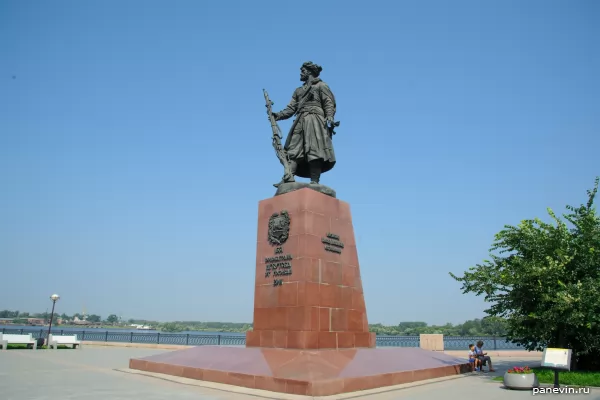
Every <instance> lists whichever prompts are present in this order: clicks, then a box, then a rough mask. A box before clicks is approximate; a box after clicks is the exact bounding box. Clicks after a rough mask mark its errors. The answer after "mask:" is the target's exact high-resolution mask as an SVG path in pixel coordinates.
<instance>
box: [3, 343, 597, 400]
mask: <svg viewBox="0 0 600 400" xmlns="http://www.w3.org/2000/svg"><path fill="white" fill-rule="evenodd" d="M166 351H168V350H153V349H136V348H105V347H91V346H88V347H85V348H84V349H83V350H81V351H79V350H57V351H47V350H36V351H32V350H9V351H1V352H0V398H1V399H2V400H58V399H61V400H62V399H65V400H69V399H82V400H137V399H148V400H159V399H160V400H163V399H169V400H187V399H195V400H232V399H239V400H250V399H253V400H257V399H260V397H257V396H256V395H248V394H240V393H232V392H227V391H223V390H217V389H214V388H209V387H200V386H196V385H189V384H182V383H179V382H173V381H172V380H167V379H157V378H154V377H148V376H143V375H138V374H128V373H124V372H121V371H117V369H125V368H127V366H128V362H129V359H130V358H132V357H134V358H135V357H145V356H150V355H153V354H159V353H163V352H166ZM494 361H495V363H494V367H495V369H496V370H497V372H496V373H491V374H490V373H475V374H469V375H467V376H462V377H459V378H456V379H449V380H442V381H438V382H435V383H427V384H424V383H423V382H420V383H416V384H413V385H410V384H409V385H406V387H404V388H401V389H399V390H394V391H387V392H381V393H377V394H372V393H371V394H369V393H355V394H351V395H342V396H340V397H339V398H350V396H352V397H353V398H356V399H373V400H392V399H414V400H436V399H456V398H462V399H467V398H477V399H478V398H484V399H485V400H509V399H520V398H526V397H530V396H531V395H532V394H531V392H529V391H525V392H517V391H509V390H505V389H503V388H502V385H501V383H499V382H494V381H492V380H491V377H493V376H498V375H502V374H503V373H504V371H506V369H508V368H510V367H512V366H514V365H520V366H523V365H529V366H532V367H533V366H536V365H539V360H531V359H530V360H529V361H528V360H526V359H515V358H512V359H496V360H494ZM255 394H256V393H255ZM262 394H263V395H264V394H265V392H262ZM540 396H542V395H540ZM543 396H545V397H564V396H567V397H574V395H571V396H569V395H564V394H562V395H552V394H551V395H543ZM579 397H582V398H587V399H590V400H600V390H599V389H594V390H593V391H592V393H591V394H590V395H579ZM263 398H264V397H263ZM267 398H273V399H292V398H296V399H298V398H307V397H303V396H286V395H280V394H277V393H273V394H271V393H268V394H267ZM330 398H333V397H330Z"/></svg>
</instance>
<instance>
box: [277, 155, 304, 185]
mask: <svg viewBox="0 0 600 400" xmlns="http://www.w3.org/2000/svg"><path fill="white" fill-rule="evenodd" d="M297 168H298V163H297V162H296V161H290V174H289V175H284V176H283V178H281V182H279V183H274V184H273V186H275V187H279V186H280V185H281V184H282V183H290V182H296V180H295V179H294V174H295V173H296V169H297Z"/></svg>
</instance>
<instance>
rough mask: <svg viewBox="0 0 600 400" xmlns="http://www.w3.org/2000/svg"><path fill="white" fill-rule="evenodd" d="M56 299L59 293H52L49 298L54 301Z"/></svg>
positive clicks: (58, 297)
mask: <svg viewBox="0 0 600 400" xmlns="http://www.w3.org/2000/svg"><path fill="white" fill-rule="evenodd" d="M58 299H60V296H59V295H57V294H56V293H55V294H53V295H52V296H50V300H52V301H54V302H56V301H57V300H58Z"/></svg>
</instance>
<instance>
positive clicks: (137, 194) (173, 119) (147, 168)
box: [0, 0, 600, 324]
mask: <svg viewBox="0 0 600 400" xmlns="http://www.w3.org/2000/svg"><path fill="white" fill-rule="evenodd" d="M599 19H600V3H599V2H597V1H593V0H588V1H553V0H549V1H541V0H532V1H514V0H513V1H487V2H481V1H453V2H448V1H398V2H392V1H388V2H378V1H370V2H366V3H365V2H355V1H344V2H342V1H338V2H333V1H330V2H320V3H306V2H304V3H302V2H282V1H277V2H275V1H262V2H248V1H237V2H229V1H220V2H205V1H176V2H167V1H162V2H157V1H126V2H117V1H103V2H81V1H69V2H64V1H55V2H41V1H39V2H23V1H8V0H5V1H2V2H0V188H1V189H0V271H1V273H2V283H1V290H0V309H19V310H21V311H30V312H40V311H45V310H46V309H47V308H48V307H49V306H50V300H49V299H48V296H50V295H51V294H52V293H54V292H57V293H59V294H60V295H61V296H62V299H61V300H60V302H59V303H58V308H57V310H58V311H59V312H66V313H74V312H81V310H82V308H83V307H85V309H86V311H87V312H88V313H95V314H100V315H101V316H103V317H106V316H107V315H108V314H110V313H116V314H120V315H122V316H123V318H131V317H138V318H147V319H158V320H175V319H186V320H203V321H208V320H213V321H214V320H217V321H239V322H242V321H248V322H249V321H252V310H253V292H254V288H253V286H254V271H255V266H254V260H255V251H256V248H255V242H256V228H257V227H256V223H257V208H258V201H260V200H262V199H265V198H269V197H271V196H272V195H273V194H274V188H273V187H272V186H271V185H272V184H273V183H274V182H276V181H277V180H278V179H279V178H280V176H281V166H280V164H279V162H278V161H277V159H276V157H275V155H274V153H273V149H272V147H271V143H270V135H271V132H270V127H269V124H268V121H267V119H266V115H265V106H264V100H263V97H262V89H263V88H266V89H267V90H269V93H270V95H271V98H272V99H273V100H274V101H275V103H276V104H275V109H276V110H280V109H282V108H283V107H284V106H285V105H286V104H287V102H288V101H289V100H290V98H291V95H292V92H293V90H294V89H295V88H296V87H297V86H299V84H300V82H299V80H298V79H299V78H298V77H299V68H300V65H301V64H302V62H304V61H307V60H311V61H314V62H316V63H318V64H320V65H322V66H323V72H322V78H323V80H324V81H326V82H327V83H328V84H329V85H330V87H331V88H332V90H333V91H334V93H335V95H336V97H337V102H338V114H337V118H338V119H339V120H340V121H341V122H342V124H341V126H340V127H339V128H338V134H337V135H336V136H335V137H334V145H335V148H336V155H337V158H338V164H337V165H336V167H335V169H334V170H333V171H331V172H329V173H327V174H325V175H324V176H323V179H322V182H323V183H324V184H326V185H329V186H331V187H333V188H334V189H336V190H337V192H338V197H339V198H340V199H342V200H345V201H347V202H349V203H350V204H351V207H352V211H353V218H354V225H355V231H356V234H357V241H358V246H359V249H358V250H359V258H360V263H361V271H362V276H363V284H364V289H365V294H366V302H367V309H368V312H369V319H370V322H371V323H376V322H382V323H386V324H396V323H398V322H400V321H414V320H422V321H426V322H428V323H446V322H452V323H458V322H461V321H464V320H465V319H471V318H476V317H481V316H483V310H484V309H485V307H486V305H485V304H484V303H483V300H482V299H480V298H476V297H473V296H464V295H462V294H461V292H460V290H459V287H460V285H459V284H458V283H457V282H454V281H453V280H452V279H451V278H450V276H449V275H448V272H449V271H452V272H455V273H460V272H461V271H464V270H466V269H467V268H468V267H470V266H472V265H474V264H475V263H478V262H480V261H481V260H483V259H484V258H485V257H486V256H487V250H488V248H489V246H490V244H491V243H492V240H493V235H494V234H495V233H496V232H497V231H499V230H500V229H501V228H502V227H503V225H504V224H517V223H518V222H519V221H520V220H522V219H525V218H533V217H536V216H539V217H544V216H545V215H546V207H552V208H554V209H555V210H557V211H559V212H562V211H563V210H564V205H566V204H572V203H575V204H580V203H581V202H584V201H585V200H586V193H585V191H586V189H588V188H590V187H592V185H593V181H594V177H595V176H596V175H599V174H600V161H599V157H598V153H599V149H600V134H599V128H600V74H599V73H598V71H600V51H599V48H598V43H599V42H600V24H598V20H599ZM290 124H291V120H288V121H285V122H282V123H281V127H282V130H283V131H284V132H287V129H288V128H289V126H290Z"/></svg>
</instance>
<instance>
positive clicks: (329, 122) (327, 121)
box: [325, 117, 334, 125]
mask: <svg viewBox="0 0 600 400" xmlns="http://www.w3.org/2000/svg"><path fill="white" fill-rule="evenodd" d="M333 122H334V121H333V117H327V118H325V123H326V124H327V125H333Z"/></svg>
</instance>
